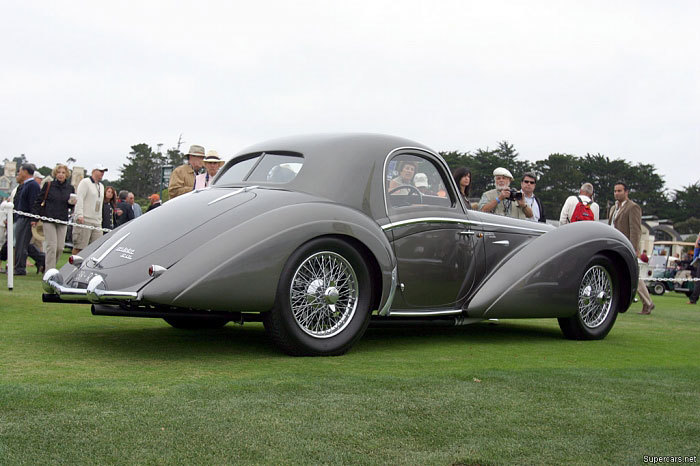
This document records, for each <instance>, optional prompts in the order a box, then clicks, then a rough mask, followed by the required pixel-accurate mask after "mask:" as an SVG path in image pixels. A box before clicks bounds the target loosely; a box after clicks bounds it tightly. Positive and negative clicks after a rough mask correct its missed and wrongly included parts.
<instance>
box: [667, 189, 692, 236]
mask: <svg viewBox="0 0 700 466" xmlns="http://www.w3.org/2000/svg"><path fill="white" fill-rule="evenodd" d="M672 204H673V211H672V212H671V213H670V215H669V217H670V218H671V219H672V220H673V221H674V222H683V221H689V220H690V219H691V218H695V219H698V218H700V181H698V182H696V183H695V184H691V185H689V186H684V187H683V189H676V190H675V192H674V193H673V202H672ZM679 231H680V230H679ZM687 233H693V231H689V232H687Z"/></svg>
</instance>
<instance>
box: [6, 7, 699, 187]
mask: <svg viewBox="0 0 700 466" xmlns="http://www.w3.org/2000/svg"><path fill="white" fill-rule="evenodd" d="M0 11H2V17H3V26H4V28H3V29H4V31H5V33H4V37H3V40H2V41H0V57H1V59H2V65H3V66H2V71H1V72H0V103H1V105H0V118H1V119H2V124H0V160H2V159H4V158H12V157H16V156H18V155H19V154H22V153H24V154H25V155H26V157H27V159H28V160H29V161H31V162H33V163H35V164H36V165H37V166H42V165H47V166H53V165H54V164H55V163H57V162H65V160H66V159H67V158H68V157H73V158H75V159H77V162H76V165H80V166H84V167H86V168H90V167H91V166H94V165H95V164H96V163H104V164H105V165H106V166H107V167H108V168H109V170H110V171H109V172H108V174H107V176H106V177H107V178H108V179H116V178H118V173H116V171H117V170H118V169H119V168H120V167H121V166H122V165H123V164H124V163H125V162H126V156H127V154H128V153H129V150H130V147H131V146H132V145H135V144H139V143H146V144H149V145H150V146H152V147H153V148H154V149H155V148H156V147H157V145H158V144H163V149H164V150H165V149H166V148H171V147H175V146H176V145H177V142H178V138H179V136H180V135H181V134H182V140H183V141H184V143H183V144H182V146H181V149H182V150H183V151H186V149H187V148H188V147H189V145H190V144H200V145H203V146H205V147H206V148H207V149H215V150H217V151H218V152H219V153H220V154H221V155H223V156H224V157H225V158H229V157H230V156H232V155H233V154H235V153H237V152H238V151H240V150H241V149H243V148H244V147H245V146H247V145H250V144H253V143H256V142H259V141H262V140H265V139H271V138H276V137H280V136H286V135H292V134H308V133H327V132H346V131H348V132H358V131H359V132H373V133H386V134H393V135H397V136H403V137H407V138H409V139H413V140H415V141H418V142H421V143H423V144H426V145H428V146H430V147H432V148H433V149H435V150H437V151H450V150H457V151H461V152H466V151H474V150H475V149H477V148H495V147H496V146H497V144H498V142H499V141H503V140H506V141H508V142H510V143H511V144H513V145H514V146H515V148H516V150H517V151H518V152H519V153H520V158H521V159H523V160H530V161H535V160H541V159H544V158H546V157H547V156H548V155H549V154H550V153H556V152H558V153H568V154H574V155H578V156H584V155H585V154H586V153H592V154H596V153H601V154H604V155H606V156H608V157H610V158H611V159H615V158H623V159H625V160H628V161H630V162H632V163H649V164H653V165H654V166H655V167H656V169H657V173H659V174H661V175H662V176H663V177H664V180H665V181H666V187H667V188H668V189H671V190H672V189H681V188H682V187H683V186H687V185H690V184H693V183H695V182H698V181H700V170H698V162H699V161H700V59H699V58H698V56H699V55H698V50H700V27H698V23H699V21H700V2H697V1H695V0H692V1H683V0H679V1H672V2H661V1H644V0H638V1H614V0H613V1H587V2H578V1H567V0H564V1H539V0H528V1H498V0H495V1H488V2H485V1H469V0H462V1H440V0H432V1H413V0H403V1H400V2H397V1H382V0H372V1H365V0H353V1H352V2H350V1H344V2H335V1H332V0H326V1H308V0H295V1H294V2H289V1H265V0H262V1H255V2H250V1H246V2H241V1H234V0H230V1H221V2H219V1H206V2H204V1H199V2H178V1H148V0H140V1H130V0H126V1H120V2H103V1H99V0H97V1H96V0H93V1H89V2H62V1H51V2H39V1H32V0H26V1H22V2H9V4H8V3H5V4H4V6H2V8H0Z"/></svg>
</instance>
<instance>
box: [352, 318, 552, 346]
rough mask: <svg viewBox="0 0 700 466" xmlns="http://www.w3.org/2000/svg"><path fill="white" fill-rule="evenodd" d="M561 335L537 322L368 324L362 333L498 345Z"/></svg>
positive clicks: (375, 337) (394, 338)
mask: <svg viewBox="0 0 700 466" xmlns="http://www.w3.org/2000/svg"><path fill="white" fill-rule="evenodd" d="M562 338H563V336H562V333H561V331H560V330H559V329H558V328H552V327H548V326H544V325H539V326H538V325H537V323H532V324H530V323H520V322H517V323H516V322H513V321H508V322H503V321H499V322H479V323H475V324H471V325H464V326H458V327H411V326H409V327H401V326H396V327H393V326H392V327H370V328H369V329H368V330H367V333H366V334H365V336H364V339H366V340H383V341H401V340H406V341H409V340H410V342H411V343H422V342H423V341H424V342H426V343H431V342H434V341H435V340H436V339H437V340H440V341H448V340H449V341H455V342H457V341H466V342H469V343H479V344H501V343H503V342H510V343H521V342H525V341H532V342H539V341H542V342H551V341H552V340H561V339H562Z"/></svg>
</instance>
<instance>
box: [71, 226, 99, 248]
mask: <svg viewBox="0 0 700 466" xmlns="http://www.w3.org/2000/svg"><path fill="white" fill-rule="evenodd" d="M85 225H89V226H92V227H98V228H102V225H101V224H97V225H94V224H92V223H88V222H85ZM100 238H102V230H93V229H92V228H81V227H79V226H78V225H73V248H75V249H80V250H83V249H85V248H86V247H88V244H90V243H92V242H94V241H97V240H98V239H100Z"/></svg>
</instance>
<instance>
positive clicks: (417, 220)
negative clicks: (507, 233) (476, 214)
mask: <svg viewBox="0 0 700 466" xmlns="http://www.w3.org/2000/svg"><path fill="white" fill-rule="evenodd" d="M414 223H460V224H469V225H479V226H493V227H499V228H510V229H513V230H524V231H531V232H536V233H547V231H548V230H540V229H538V228H528V227H519V226H515V225H503V224H500V223H489V222H480V221H478V220H469V219H466V218H465V219H459V218H451V217H417V218H412V219H409V220H400V221H398V222H391V223H387V224H386V225H382V230H385V231H386V230H391V229H393V228H398V227H402V226H406V225H411V224H414Z"/></svg>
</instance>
